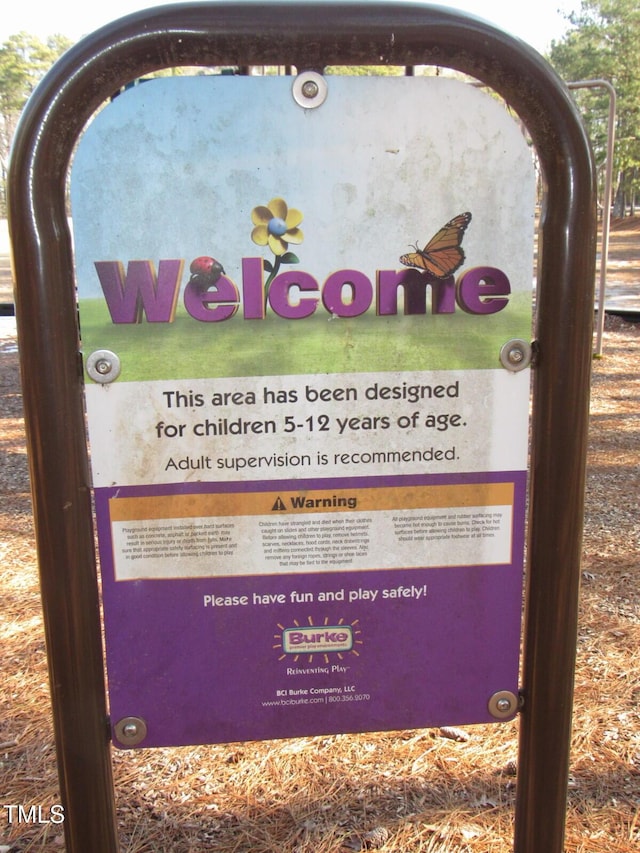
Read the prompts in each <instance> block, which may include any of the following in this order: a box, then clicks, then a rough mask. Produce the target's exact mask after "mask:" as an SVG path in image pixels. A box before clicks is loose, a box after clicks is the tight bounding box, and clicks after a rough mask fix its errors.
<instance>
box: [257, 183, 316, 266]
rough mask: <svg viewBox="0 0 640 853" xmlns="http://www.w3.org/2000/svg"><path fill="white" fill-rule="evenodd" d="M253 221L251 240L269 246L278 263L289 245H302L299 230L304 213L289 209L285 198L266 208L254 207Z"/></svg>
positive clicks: (271, 202)
mask: <svg viewBox="0 0 640 853" xmlns="http://www.w3.org/2000/svg"><path fill="white" fill-rule="evenodd" d="M251 221H252V222H253V224H254V225H255V228H254V229H253V231H252V232H251V239H252V240H253V242H254V243H256V244H257V245H258V246H269V248H270V249H271V251H272V252H273V254H274V255H275V256H276V261H277V260H278V259H279V258H280V257H281V256H282V255H284V254H285V252H286V251H287V249H288V248H289V243H296V244H298V243H302V240H303V238H304V235H303V233H302V231H301V230H300V229H299V228H298V225H300V223H301V222H302V213H300V211H299V210H295V209H294V208H293V207H292V208H289V207H288V206H287V203H286V201H285V200H284V199H283V198H272V199H271V201H270V202H269V204H267V205H266V206H265V205H262V204H261V205H258V207H254V208H253V210H252V211H251ZM285 263H286V261H285ZM294 263H295V261H294Z"/></svg>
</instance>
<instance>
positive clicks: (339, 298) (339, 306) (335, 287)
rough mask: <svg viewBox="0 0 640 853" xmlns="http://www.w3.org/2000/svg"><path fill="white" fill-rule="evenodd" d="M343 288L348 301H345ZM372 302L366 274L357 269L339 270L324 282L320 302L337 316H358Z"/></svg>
mask: <svg viewBox="0 0 640 853" xmlns="http://www.w3.org/2000/svg"><path fill="white" fill-rule="evenodd" d="M345 290H346V291H347V292H348V294H349V296H348V300H349V301H348V302H345V300H344V296H345ZM372 302H373V286H372V284H371V282H370V281H369V279H368V278H367V276H366V275H365V274H364V273H362V272H359V271H358V270H339V271H338V272H334V273H332V274H331V275H330V276H329V278H328V279H327V280H326V281H325V283H324V288H323V290H322V303H323V305H324V307H325V308H326V309H327V311H329V313H331V314H335V315H336V316H337V317H358V316H359V315H360V314H364V312H365V311H366V310H367V309H368V308H369V306H370V305H371V303H372Z"/></svg>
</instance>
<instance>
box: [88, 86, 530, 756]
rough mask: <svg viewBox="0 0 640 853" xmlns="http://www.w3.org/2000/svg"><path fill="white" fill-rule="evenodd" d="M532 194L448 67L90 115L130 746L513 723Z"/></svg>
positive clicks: (97, 324) (102, 415)
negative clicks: (434, 72) (427, 73)
mask: <svg viewBox="0 0 640 853" xmlns="http://www.w3.org/2000/svg"><path fill="white" fill-rule="evenodd" d="M514 187H517V191H514ZM533 210H534V170H533V165H532V158H531V153H530V149H529V148H528V146H527V143H526V140H525V138H524V136H523V135H522V133H521V131H520V128H519V126H518V125H517V124H516V123H515V122H514V121H513V120H512V118H511V117H510V116H509V115H508V113H507V112H506V110H504V108H503V107H502V105H501V104H500V103H499V102H497V101H496V100H495V99H493V98H491V97H490V96H488V95H487V94H485V93H484V92H482V91H481V90H479V89H478V88H475V87H473V86H470V85H468V84H466V83H463V82H461V81H458V80H454V79H446V78H442V77H424V78H417V77H416V78H402V77H378V78H374V77H372V78H366V79H363V78H349V77H326V78H321V77H319V76H318V75H315V74H313V72H308V73H306V74H303V75H300V76H299V77H297V78H290V77H289V78H287V77H235V76H226V75H223V76H198V77H173V78H162V79H155V80H151V81H145V82H144V83H140V84H138V85H136V86H133V87H131V88H129V89H127V90H126V91H124V92H123V93H122V94H120V95H119V96H118V97H116V98H115V99H113V101H112V102H111V103H110V104H109V105H108V106H107V107H106V108H105V109H104V110H103V111H102V112H100V113H99V114H98V115H97V116H96V117H95V119H94V120H93V122H92V123H91V124H90V126H89V127H88V129H87V130H86V132H85V134H84V136H83V137H82V139H81V141H80V145H79V148H78V151H77V154H76V157H75V161H74V167H73V172H72V212H73V222H74V244H75V258H76V272H77V283H78V294H79V306H80V324H81V333H82V345H83V352H84V359H85V367H86V372H87V376H86V392H85V393H86V406H87V413H88V423H89V438H90V448H91V462H92V469H93V485H94V490H95V503H96V513H97V523H98V539H99V548H100V562H101V573H102V585H103V596H104V609H105V628H106V654H107V670H108V682H109V690H108V693H109V703H110V710H111V719H112V725H113V733H114V743H115V744H116V745H118V746H124V747H128V746H136V745H141V746H160V745H180V744H189V743H212V742H224V741H236V740H248V739H259V738H271V737H288V736H297V735H312V734H320V733H337V732H354V731H367V730H381V729H395V728H409V727H418V726H428V725H445V724H447V725H456V724H465V723H477V722H478V723H479V722H487V721H491V720H496V719H506V718H509V717H511V716H513V715H514V714H515V713H516V711H517V694H518V660H519V649H520V628H521V624H520V612H521V603H522V564H523V549H524V519H525V490H526V479H527V446H528V420H529V370H528V361H529V352H528V344H527V343H525V342H528V341H529V340H530V338H531V301H532V300H531V287H532V281H531V277H532V276H531V270H532V256H533Z"/></svg>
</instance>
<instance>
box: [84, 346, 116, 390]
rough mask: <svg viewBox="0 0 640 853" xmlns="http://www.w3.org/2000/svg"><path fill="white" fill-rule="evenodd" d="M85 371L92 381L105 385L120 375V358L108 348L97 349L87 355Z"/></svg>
mask: <svg viewBox="0 0 640 853" xmlns="http://www.w3.org/2000/svg"><path fill="white" fill-rule="evenodd" d="M86 366H87V373H88V374H89V376H90V377H91V378H92V379H93V381H94V382H99V383H100V384H101V385H106V384H108V383H109V382H114V381H115V380H116V379H117V378H118V376H120V359H119V358H118V356H117V355H116V354H115V352H111V350H108V349H99V350H96V351H95V352H92V353H91V354H90V355H89V356H87V365H86Z"/></svg>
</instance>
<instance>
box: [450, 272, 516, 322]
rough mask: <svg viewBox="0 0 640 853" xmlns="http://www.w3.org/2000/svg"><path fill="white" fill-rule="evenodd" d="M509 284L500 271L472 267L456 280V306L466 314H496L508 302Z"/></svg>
mask: <svg viewBox="0 0 640 853" xmlns="http://www.w3.org/2000/svg"><path fill="white" fill-rule="evenodd" d="M510 293H511V284H510V283H509V279H508V278H507V276H506V275H505V274H504V273H503V272H502V270H499V269H496V268H495V267H474V268H473V269H470V270H467V271H466V272H465V273H464V275H462V276H460V279H459V280H458V292H457V295H456V298H457V300H458V305H459V306H460V307H461V308H462V310H463V311H466V312H467V313H468V314H497V313H498V311H502V309H503V308H505V307H506V305H507V303H508V302H509V300H508V299H506V298H503V297H507V296H508V295H509V294H510Z"/></svg>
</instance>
